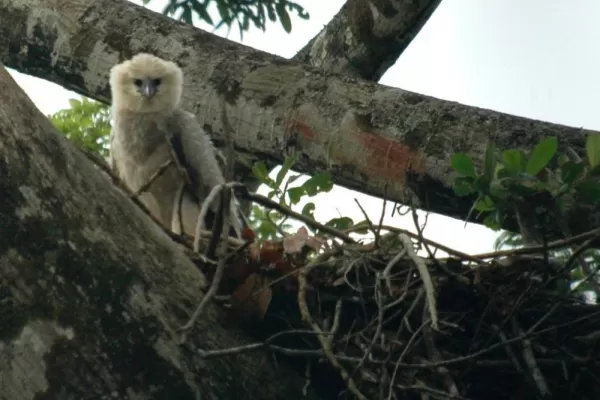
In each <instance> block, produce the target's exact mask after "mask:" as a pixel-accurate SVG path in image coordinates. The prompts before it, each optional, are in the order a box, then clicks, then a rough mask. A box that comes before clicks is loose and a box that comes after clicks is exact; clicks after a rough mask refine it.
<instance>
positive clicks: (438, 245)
mask: <svg viewBox="0 0 600 400" xmlns="http://www.w3.org/2000/svg"><path fill="white" fill-rule="evenodd" d="M409 211H410V210H409ZM355 229H358V228H355ZM355 229H353V228H349V229H347V230H346V231H345V232H346V233H349V232H352V231H353V230H355ZM381 229H385V230H386V231H389V232H394V233H403V234H405V235H406V236H408V237H410V238H412V239H417V240H421V241H422V242H423V243H427V244H429V245H430V246H433V247H435V248H438V249H440V250H442V251H443V252H445V253H448V254H449V255H451V256H455V257H457V258H459V259H461V260H467V261H472V262H474V263H477V264H480V265H488V264H489V263H487V262H485V261H483V260H482V259H481V258H480V257H478V256H472V255H469V254H466V253H463V252H461V251H458V250H454V249H451V248H450V247H447V246H444V245H443V244H441V243H438V242H434V241H433V240H429V239H427V238H425V237H420V236H419V234H417V233H413V232H410V231H408V230H406V229H401V228H397V227H395V226H390V225H381Z"/></svg>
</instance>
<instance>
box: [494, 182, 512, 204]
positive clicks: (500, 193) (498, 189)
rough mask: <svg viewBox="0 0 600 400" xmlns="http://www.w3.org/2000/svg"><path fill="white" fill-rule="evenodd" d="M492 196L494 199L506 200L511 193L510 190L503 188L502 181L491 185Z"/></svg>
mask: <svg viewBox="0 0 600 400" xmlns="http://www.w3.org/2000/svg"><path fill="white" fill-rule="evenodd" d="M490 195H491V196H492V197H494V198H498V199H506V198H507V197H508V195H509V192H508V189H506V188H505V187H504V186H502V184H501V182H500V181H498V180H495V181H493V182H492V183H491V184H490ZM490 200H491V199H490Z"/></svg>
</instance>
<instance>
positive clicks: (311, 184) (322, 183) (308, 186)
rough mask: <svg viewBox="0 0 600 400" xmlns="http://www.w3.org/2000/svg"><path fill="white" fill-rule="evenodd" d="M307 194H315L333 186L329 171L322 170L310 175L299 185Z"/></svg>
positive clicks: (328, 189) (326, 190)
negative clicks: (322, 171) (319, 172)
mask: <svg viewBox="0 0 600 400" xmlns="http://www.w3.org/2000/svg"><path fill="white" fill-rule="evenodd" d="M301 187H302V188H304V191H305V192H306V194H308V195H309V196H311V197H312V196H315V195H317V194H319V193H324V192H329V191H330V190H331V189H332V188H333V181H332V179H331V174H330V173H329V172H324V173H321V174H317V175H315V176H312V177H310V178H309V179H308V180H307V181H306V182H304V184H303V185H302V186H301Z"/></svg>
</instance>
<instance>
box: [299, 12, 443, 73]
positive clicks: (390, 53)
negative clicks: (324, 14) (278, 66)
mask: <svg viewBox="0 0 600 400" xmlns="http://www.w3.org/2000/svg"><path fill="white" fill-rule="evenodd" d="M440 3H441V0H417V1H413V0H348V1H347V2H346V3H345V4H344V5H343V7H342V8H341V9H340V11H339V12H338V13H337V14H336V15H335V17H333V19H332V20H331V22H329V23H328V24H327V26H326V27H325V28H323V30H322V31H321V32H320V33H319V34H318V35H317V36H315V37H314V38H313V39H312V40H311V41H310V42H308V44H307V45H306V46H305V47H304V48H303V49H302V50H300V51H299V52H298V54H296V56H294V58H293V60H295V61H300V62H305V63H308V64H310V65H312V66H313V67H317V68H320V69H322V70H324V71H328V72H335V73H339V74H342V75H347V76H354V77H360V78H363V79H366V80H372V81H375V82H377V81H379V79H381V77H382V76H383V74H385V72H386V71H387V70H388V68H390V67H391V66H392V65H394V63H395V62H396V60H397V59H398V57H400V55H401V54H402V52H404V50H405V49H406V48H407V47H408V45H409V44H410V42H411V41H412V40H413V39H414V38H415V36H417V34H418V33H419V31H420V30H421V28H422V27H423V25H425V23H426V22H427V20H428V19H429V17H430V16H431V15H432V14H433V12H434V11H435V10H436V9H437V6H438V5H439V4H440Z"/></svg>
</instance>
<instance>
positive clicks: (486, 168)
mask: <svg viewBox="0 0 600 400" xmlns="http://www.w3.org/2000/svg"><path fill="white" fill-rule="evenodd" d="M496 163H497V161H496V144H495V143H494V142H493V141H491V140H490V141H488V143H487V146H486V148H485V156H484V159H483V173H482V176H481V178H482V179H481V184H482V185H484V186H485V187H486V188H487V187H488V186H489V183H490V182H491V181H492V177H493V176H494V172H495V171H496Z"/></svg>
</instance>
